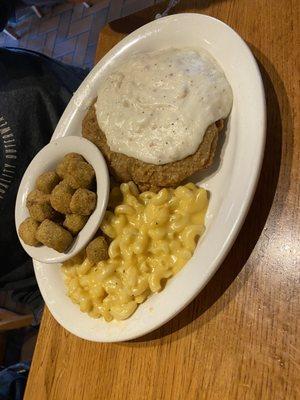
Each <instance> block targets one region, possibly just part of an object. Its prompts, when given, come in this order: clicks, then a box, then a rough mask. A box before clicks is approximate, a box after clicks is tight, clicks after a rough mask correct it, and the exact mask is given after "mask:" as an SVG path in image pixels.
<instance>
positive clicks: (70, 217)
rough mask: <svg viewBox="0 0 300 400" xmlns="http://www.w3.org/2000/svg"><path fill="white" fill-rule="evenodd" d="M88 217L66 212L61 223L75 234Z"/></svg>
mask: <svg viewBox="0 0 300 400" xmlns="http://www.w3.org/2000/svg"><path fill="white" fill-rule="evenodd" d="M88 218H89V217H88V216H87V215H79V214H67V215H66V218H65V220H64V223H63V225H64V227H65V228H66V229H68V231H69V232H71V233H72V235H74V236H75V235H77V233H78V232H80V231H81V229H82V228H83V227H84V225H85V224H86V222H87V220H88Z"/></svg>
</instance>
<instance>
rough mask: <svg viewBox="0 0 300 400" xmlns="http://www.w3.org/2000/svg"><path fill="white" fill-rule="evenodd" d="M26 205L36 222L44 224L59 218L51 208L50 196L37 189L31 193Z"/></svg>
mask: <svg viewBox="0 0 300 400" xmlns="http://www.w3.org/2000/svg"><path fill="white" fill-rule="evenodd" d="M26 205H27V208H28V211H29V214H30V216H31V217H32V218H33V219H35V220H36V221H39V222H42V221H44V220H45V219H54V218H56V217H57V213H56V211H55V210H54V209H53V208H52V207H51V204H50V196H49V195H48V194H45V193H43V192H41V191H40V190H37V189H35V190H33V191H32V192H30V193H29V195H28V197H27V201H26Z"/></svg>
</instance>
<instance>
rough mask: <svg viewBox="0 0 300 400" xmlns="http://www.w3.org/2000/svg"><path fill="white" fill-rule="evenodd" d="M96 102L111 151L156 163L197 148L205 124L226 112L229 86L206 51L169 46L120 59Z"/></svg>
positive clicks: (191, 152) (97, 112) (227, 110)
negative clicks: (121, 60)
mask: <svg viewBox="0 0 300 400" xmlns="http://www.w3.org/2000/svg"><path fill="white" fill-rule="evenodd" d="M95 106H96V115H97V120H98V124H99V126H100V128H101V130H102V131H103V132H104V133H105V135H106V138H107V143H108V145H109V147H110V149H111V150H112V151H115V152H119V153H123V154H126V155H127V156H130V157H134V158H137V159H139V160H141V161H144V162H147V163H151V164H156V165H160V164H166V163H169V162H173V161H177V160H181V159H183V158H185V157H187V156H189V155H191V154H193V153H195V151H196V150H197V148H198V147H199V145H200V143H201V142H202V140H203V136H204V134H205V131H206V129H207V128H208V126H209V125H210V124H212V123H213V122H216V121H217V120H219V119H220V118H226V117H227V116H228V114H229V113H230V110H231V107H232V90H231V87H230V85H229V83H228V81H227V79H226V77H225V75H224V72H223V71H222V69H221V67H220V66H219V65H218V63H217V62H216V61H215V60H214V58H213V57H212V56H210V54H209V53H208V52H207V51H206V50H204V49H203V50H201V51H199V50H197V51H195V50H191V49H188V48H184V49H175V48H168V49H164V50H159V51H154V52H148V53H139V54H136V55H134V56H131V57H130V58H128V60H126V61H125V62H122V63H120V64H119V65H118V66H117V68H116V69H114V71H113V72H112V73H111V74H110V75H109V76H108V77H107V79H106V80H104V82H103V83H102V84H101V86H100V87H99V90H98V98H97V101H96V104H95Z"/></svg>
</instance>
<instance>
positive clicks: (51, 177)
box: [36, 171, 60, 194]
mask: <svg viewBox="0 0 300 400" xmlns="http://www.w3.org/2000/svg"><path fill="white" fill-rule="evenodd" d="M59 181H60V178H59V176H58V175H57V173H56V172H55V171H47V172H44V173H43V174H42V175H40V176H39V177H38V178H37V181H36V187H37V189H38V190H40V191H41V192H43V193H47V194H50V193H51V192H52V190H53V189H54V188H55V186H56V185H58V184H59Z"/></svg>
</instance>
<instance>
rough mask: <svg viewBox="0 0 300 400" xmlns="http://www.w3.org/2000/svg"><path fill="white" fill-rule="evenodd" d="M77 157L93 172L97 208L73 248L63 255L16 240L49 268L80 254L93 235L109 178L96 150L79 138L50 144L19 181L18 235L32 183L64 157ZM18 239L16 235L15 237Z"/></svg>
mask: <svg viewBox="0 0 300 400" xmlns="http://www.w3.org/2000/svg"><path fill="white" fill-rule="evenodd" d="M73 152H74V153H79V154H81V155H82V156H83V157H84V158H85V159H86V161H87V162H88V163H90V164H91V166H92V167H93V168H94V170H95V174H96V182H97V205H96V208H95V210H94V212H93V214H92V215H91V216H90V217H89V219H88V221H87V223H86V224H85V226H84V228H83V229H82V230H81V231H80V232H79V234H78V235H77V236H76V237H75V238H74V241H73V244H72V246H71V247H70V248H69V249H68V251H67V252H65V253H59V252H58V251H56V250H54V249H51V248H49V247H46V246H39V247H34V246H28V245H27V244H25V243H24V242H23V240H22V239H21V238H20V236H19V240H20V242H21V244H22V246H23V248H24V250H25V251H26V252H27V253H28V254H29V255H30V256H31V257H32V258H33V259H35V260H38V261H41V262H44V263H48V264H52V263H60V262H63V261H66V260H68V259H69V258H71V257H73V256H75V255H76V254H77V253H79V252H80V250H82V249H83V248H84V247H85V246H86V245H87V243H88V242H89V241H90V240H91V239H92V237H93V236H94V234H95V233H96V231H97V229H98V227H99V225H100V223H101V221H102V218H103V216H104V213H105V210H106V206H107V201H108V195H109V175H108V170H107V166H106V162H105V160H104V158H103V156H102V154H101V152H100V151H99V150H98V148H97V147H96V146H95V145H94V144H93V143H91V142H90V141H88V140H87V139H84V138H82V137H78V136H69V137H64V138H61V139H57V140H53V141H51V142H50V143H49V144H48V145H47V146H45V147H44V148H43V149H42V150H41V151H40V152H39V153H38V154H37V155H36V156H35V157H34V159H33V160H32V161H31V163H30V164H29V166H28V168H27V170H26V171H25V174H24V176H23V178H22V181H21V184H20V187H19V191H18V195H17V200H16V208H15V223H16V229H17V231H18V229H19V226H20V224H21V223H22V222H23V221H24V220H25V219H26V218H28V217H29V212H28V209H27V207H26V199H27V196H28V194H29V193H30V192H31V191H32V190H33V189H34V188H35V182H36V179H37V178H38V176H39V175H41V174H42V173H43V172H46V171H50V170H53V169H55V167H56V165H57V164H58V163H59V162H60V161H61V160H62V158H63V157H64V155H66V154H67V153H73ZM18 235H19V234H18Z"/></svg>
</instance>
